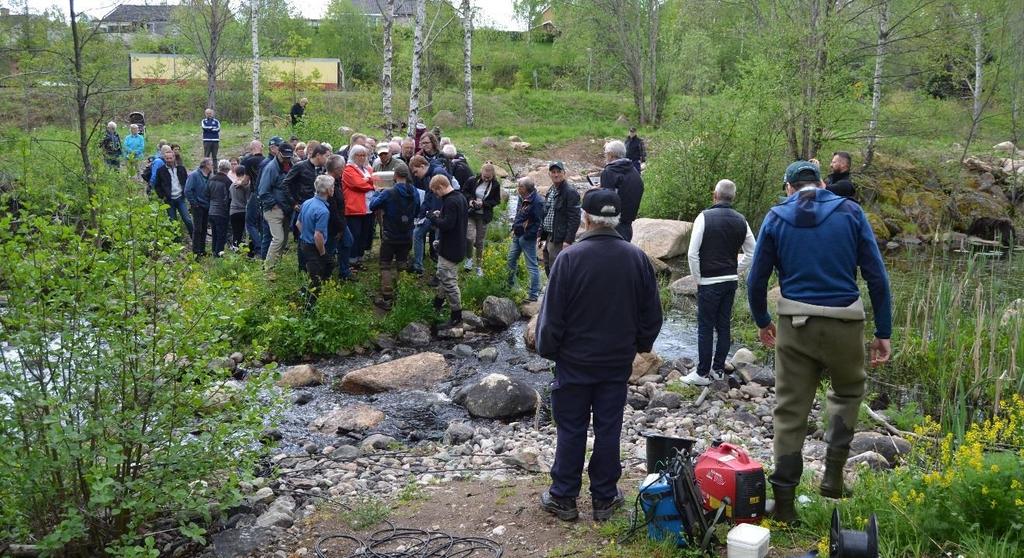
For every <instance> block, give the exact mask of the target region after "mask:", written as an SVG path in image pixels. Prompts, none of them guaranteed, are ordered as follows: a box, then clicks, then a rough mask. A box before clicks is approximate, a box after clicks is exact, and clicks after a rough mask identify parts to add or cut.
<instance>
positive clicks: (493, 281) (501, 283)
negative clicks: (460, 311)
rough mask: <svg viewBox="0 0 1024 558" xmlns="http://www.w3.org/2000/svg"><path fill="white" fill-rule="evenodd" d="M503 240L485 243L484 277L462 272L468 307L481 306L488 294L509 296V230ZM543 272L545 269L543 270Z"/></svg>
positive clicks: (462, 287)
mask: <svg viewBox="0 0 1024 558" xmlns="http://www.w3.org/2000/svg"><path fill="white" fill-rule="evenodd" d="M505 234H506V236H505V238H504V239H503V241H501V242H488V243H487V244H486V245H484V261H483V263H482V264H479V265H480V267H481V268H483V271H484V275H483V277H477V276H476V274H475V273H472V272H468V271H463V272H460V276H461V279H462V285H461V289H462V304H463V305H464V306H465V307H466V308H479V307H480V306H481V305H482V304H483V303H484V299H485V298H487V297H488V296H491V295H494V296H508V295H509V293H508V267H507V266H506V260H507V257H508V247H509V242H508V236H507V235H508V232H507V231H506V232H505ZM541 273H543V270H542V271H541Z"/></svg>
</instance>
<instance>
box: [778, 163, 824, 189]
mask: <svg viewBox="0 0 1024 558" xmlns="http://www.w3.org/2000/svg"><path fill="white" fill-rule="evenodd" d="M820 180H821V170H819V169H818V166H817V165H815V164H814V163H812V162H810V161H796V162H794V163H791V164H790V165H789V166H788V167H786V174H785V175H784V176H783V177H782V181H783V182H785V183H787V184H796V183H797V182H818V181H820Z"/></svg>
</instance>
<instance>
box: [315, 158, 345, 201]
mask: <svg viewBox="0 0 1024 558" xmlns="http://www.w3.org/2000/svg"><path fill="white" fill-rule="evenodd" d="M339 158H340V157H339ZM313 189H315V190H316V193H317V194H320V195H327V194H330V193H331V192H333V191H334V177H331V176H328V175H326V174H321V175H320V176H318V177H316V181H315V182H313Z"/></svg>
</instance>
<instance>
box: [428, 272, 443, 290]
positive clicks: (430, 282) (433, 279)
mask: <svg viewBox="0 0 1024 558" xmlns="http://www.w3.org/2000/svg"><path fill="white" fill-rule="evenodd" d="M440 284H441V282H440V281H438V279H437V275H435V276H433V277H431V278H430V279H428V280H427V286H428V287H436V286H438V285H440Z"/></svg>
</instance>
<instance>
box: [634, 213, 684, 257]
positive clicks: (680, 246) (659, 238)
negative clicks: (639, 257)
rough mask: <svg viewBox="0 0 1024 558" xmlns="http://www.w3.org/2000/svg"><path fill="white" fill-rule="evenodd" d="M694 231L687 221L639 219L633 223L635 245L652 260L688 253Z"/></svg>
mask: <svg viewBox="0 0 1024 558" xmlns="http://www.w3.org/2000/svg"><path fill="white" fill-rule="evenodd" d="M692 229H693V223H688V222H686V221H673V220H670V219H647V218H644V219H637V220H636V221H633V244H635V245H637V246H638V247H640V249H641V250H643V251H644V253H646V254H647V255H648V256H650V257H652V258H658V259H669V258H674V257H676V256H681V255H683V254H685V253H686V249H687V248H689V242H690V230H692Z"/></svg>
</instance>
